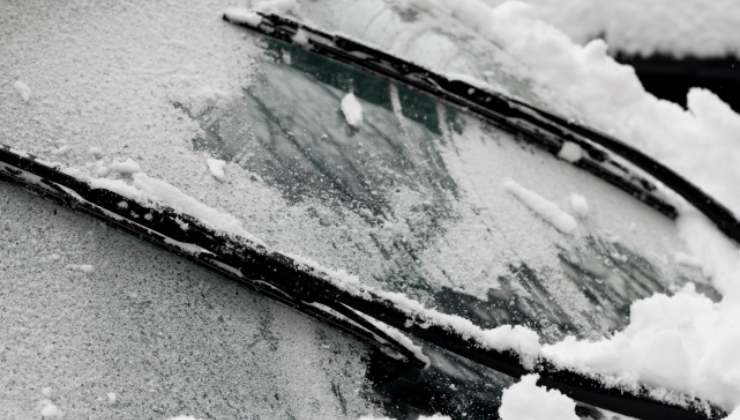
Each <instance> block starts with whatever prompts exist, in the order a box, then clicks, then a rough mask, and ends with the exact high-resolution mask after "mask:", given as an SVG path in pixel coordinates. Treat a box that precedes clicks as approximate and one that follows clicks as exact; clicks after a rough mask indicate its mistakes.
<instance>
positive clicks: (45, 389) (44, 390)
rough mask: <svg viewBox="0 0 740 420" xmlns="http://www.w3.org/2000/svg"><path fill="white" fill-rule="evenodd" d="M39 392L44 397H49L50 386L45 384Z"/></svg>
mask: <svg viewBox="0 0 740 420" xmlns="http://www.w3.org/2000/svg"><path fill="white" fill-rule="evenodd" d="M41 393H42V394H43V395H44V397H46V398H51V387H50V386H45V387H43V388H41Z"/></svg>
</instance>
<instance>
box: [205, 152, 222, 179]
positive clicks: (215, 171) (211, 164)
mask: <svg viewBox="0 0 740 420" xmlns="http://www.w3.org/2000/svg"><path fill="white" fill-rule="evenodd" d="M206 165H207V166H208V170H209V171H211V175H213V177H214V178H216V180H217V181H221V182H224V181H225V180H226V174H225V173H224V167H225V166H226V161H223V160H221V159H215V158H211V157H208V158H206Z"/></svg>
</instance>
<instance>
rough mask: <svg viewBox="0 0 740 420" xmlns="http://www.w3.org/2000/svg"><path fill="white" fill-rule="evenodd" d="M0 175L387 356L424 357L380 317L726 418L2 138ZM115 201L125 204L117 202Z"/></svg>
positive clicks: (660, 411) (645, 411) (476, 358)
mask: <svg viewBox="0 0 740 420" xmlns="http://www.w3.org/2000/svg"><path fill="white" fill-rule="evenodd" d="M0 179H5V180H7V181H11V182H14V183H17V184H20V185H21V186H23V187H25V188H27V189H28V190H30V191H32V192H34V193H36V194H39V195H41V196H43V197H46V198H49V199H52V200H54V201H56V202H58V203H60V204H62V205H65V206H68V207H70V208H72V209H74V210H76V211H80V212H84V213H87V214H90V215H92V216H94V217H96V218H98V219H100V220H102V221H104V222H106V223H108V224H110V225H112V226H114V227H116V228H119V229H121V230H124V231H127V232H129V233H132V234H134V235H135V236H137V237H139V238H141V239H143V240H146V241H148V242H151V243H154V244H156V245H159V246H161V247H164V248H166V249H168V250H170V251H172V252H174V253H176V254H178V255H181V256H184V257H186V258H188V259H190V260H192V261H194V262H196V263H198V264H200V265H203V266H205V267H208V268H210V269H212V270H215V271H217V272H219V273H221V274H223V275H225V276H227V277H229V278H232V279H234V280H236V281H239V282H241V283H243V284H246V285H248V286H251V287H253V288H254V289H256V290H257V291H259V292H261V293H263V294H265V295H267V296H269V297H271V298H273V299H276V300H278V301H280V302H283V303H285V304H288V305H290V306H292V307H294V308H296V309H297V310H299V311H301V312H304V313H306V314H308V315H310V316H313V317H316V318H318V319H321V320H324V321H328V322H330V323H332V324H334V325H335V326H338V327H340V328H342V329H344V330H346V331H348V332H350V333H352V334H353V335H355V336H357V337H359V338H361V339H363V340H365V341H367V342H369V343H370V344H373V345H376V346H379V347H380V348H381V349H382V350H384V351H385V352H387V353H389V354H390V355H391V356H393V357H396V358H405V359H406V360H407V361H408V362H410V363H411V364H412V365H416V366H419V367H421V365H422V364H423V363H425V361H424V360H423V359H422V358H419V356H418V354H417V353H416V352H415V351H414V349H413V348H410V347H409V346H408V345H407V344H405V343H403V342H401V341H399V340H397V339H395V338H393V337H392V336H390V335H388V334H386V333H385V331H386V330H385V329H384V328H378V327H377V323H378V322H379V323H381V324H385V325H386V326H390V327H392V328H395V329H397V330H399V331H402V332H403V333H404V334H407V335H408V336H410V337H414V338H417V339H420V340H422V341H424V342H429V343H432V344H434V345H436V346H438V347H440V348H442V349H445V350H447V351H451V352H453V353H455V354H457V355H459V356H462V357H465V358H467V359H469V360H471V361H473V362H476V363H478V364H480V365H483V366H486V367H489V368H492V369H494V370H496V371H498V372H501V373H504V374H506V375H508V376H511V377H514V378H518V377H521V376H522V375H525V374H528V373H537V374H539V375H540V380H539V383H540V384H543V385H546V386H548V387H551V388H556V389H559V390H560V391H562V392H563V393H565V394H566V395H568V396H570V397H572V398H574V399H576V400H577V401H580V402H583V403H587V404H591V405H593V406H596V407H600V408H604V409H607V410H610V411H613V412H617V413H621V414H625V415H628V416H632V417H637V418H644V419H686V420H689V419H691V420H694V419H696V420H699V419H720V418H722V417H724V416H725V415H726V413H724V411H722V410H721V409H719V408H717V407H715V406H713V405H711V404H709V403H707V402H705V401H701V400H699V399H695V398H691V397H688V396H680V395H678V396H677V397H678V400H680V401H685V402H686V403H685V404H683V405H681V404H672V403H668V402H664V401H660V400H657V399H655V398H653V397H652V396H651V393H650V390H649V389H648V388H645V387H641V388H639V389H622V388H619V387H617V386H611V385H606V384H604V383H602V382H601V381H599V380H598V379H596V378H593V377H590V376H588V375H585V374H582V373H578V372H574V371H570V370H568V369H563V368H560V367H557V366H555V365H554V364H552V363H550V362H548V361H547V360H543V359H538V360H537V362H536V364H535V365H534V366H531V365H529V364H525V363H523V361H522V355H520V354H518V353H516V352H515V351H513V350H497V349H493V348H491V347H490V346H488V345H487V344H486V343H485V342H484V341H482V340H480V339H479V338H478V337H476V336H475V335H471V334H470V333H469V331H461V330H459V329H458V328H456V327H455V325H454V324H453V323H450V322H446V321H445V320H444V319H442V320H441V319H440V318H439V317H438V316H436V315H437V314H436V313H433V311H429V310H426V309H419V308H415V307H413V306H410V305H408V304H406V303H405V302H403V301H402V300H399V299H397V298H394V297H393V295H390V294H385V293H382V292H379V291H375V290H372V289H370V288H366V287H363V286H362V285H359V284H354V285H347V284H346V283H343V282H342V280H341V279H339V278H337V277H336V276H335V275H333V274H331V273H327V272H324V271H322V269H321V268H320V267H314V266H311V265H309V264H306V263H303V262H301V261H300V260H299V259H296V258H294V257H291V256H289V255H286V254H283V253H280V252H277V251H273V250H269V249H267V248H265V247H264V246H262V245H260V244H258V243H255V242H253V241H251V240H249V239H247V238H244V237H241V236H235V235H230V234H228V233H224V232H220V231H215V230H213V229H211V228H210V227H208V226H207V225H205V224H203V223H202V221H200V220H198V219H196V218H193V217H191V216H190V215H188V214H184V213H181V212H178V211H177V210H174V209H172V208H168V207H164V206H161V205H158V204H156V203H152V204H150V205H148V204H146V203H142V202H139V201H135V200H131V199H130V198H127V197H125V196H122V195H120V194H118V193H117V192H115V191H111V190H108V189H105V188H100V187H94V186H92V185H91V183H90V182H89V181H88V180H86V179H84V178H82V177H78V176H76V175H75V174H71V173H69V172H68V171H64V170H63V169H61V168H59V167H57V166H55V165H52V164H49V163H46V162H44V161H42V160H40V159H38V158H37V157H35V156H33V155H29V154H26V153H23V152H20V151H17V150H14V149H13V148H11V147H9V146H5V145H0ZM121 202H125V203H126V205H125V206H122V205H121ZM145 215H147V216H145ZM183 222H185V223H183ZM368 320H371V321H370V322H368Z"/></svg>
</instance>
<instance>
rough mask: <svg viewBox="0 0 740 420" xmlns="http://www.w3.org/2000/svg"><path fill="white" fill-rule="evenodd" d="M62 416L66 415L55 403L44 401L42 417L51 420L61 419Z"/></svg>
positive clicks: (42, 403)
mask: <svg viewBox="0 0 740 420" xmlns="http://www.w3.org/2000/svg"><path fill="white" fill-rule="evenodd" d="M62 416H64V413H63V412H62V410H60V409H59V407H57V406H56V405H55V404H54V403H53V402H51V401H50V400H43V401H42V402H41V417H43V418H45V419H50V418H61V417H62Z"/></svg>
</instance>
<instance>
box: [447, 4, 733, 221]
mask: <svg viewBox="0 0 740 420" xmlns="http://www.w3.org/2000/svg"><path fill="white" fill-rule="evenodd" d="M432 3H434V7H435V8H438V9H440V10H447V11H449V13H451V14H452V15H453V17H454V18H456V19H458V20H459V21H461V22H463V23H464V24H466V25H468V26H469V27H470V28H472V29H474V30H475V31H476V32H477V33H478V34H479V35H480V36H482V37H484V38H486V39H489V40H491V41H492V42H494V43H495V44H496V45H498V46H500V47H501V48H502V49H503V50H504V51H505V52H506V54H508V55H511V56H512V57H513V58H514V59H515V60H516V61H517V62H518V63H519V64H518V67H517V72H518V74H520V75H521V76H525V77H527V78H529V79H530V80H531V82H532V88H533V90H534V92H535V93H536V94H537V95H538V96H539V97H540V99H541V100H542V101H543V103H545V104H547V106H548V107H549V108H551V109H553V110H555V111H556V112H557V113H559V114H561V115H564V116H566V117H568V118H571V119H574V120H576V121H579V122H582V123H585V124H586V125H589V126H592V127H595V128H597V129H599V130H602V131H604V132H606V133H608V134H611V135H614V136H616V137H617V138H619V139H621V140H623V141H626V142H628V143H630V144H631V145H633V146H635V147H636V148H638V149H640V150H642V151H643V152H645V153H646V154H648V155H650V156H651V157H653V158H655V159H657V160H658V161H660V162H662V163H664V164H666V165H667V166H668V167H670V168H671V169H673V170H675V171H677V172H678V173H679V174H681V175H683V176H684V177H686V178H687V179H689V180H691V181H692V182H694V183H695V184H697V185H698V186H699V187H701V188H702V189H704V190H705V191H706V192H708V193H709V194H710V195H711V196H713V197H715V198H717V199H719V201H721V202H723V203H724V204H725V205H727V206H728V207H730V209H732V210H733V211H734V212H735V213H736V214H740V194H737V193H736V191H735V189H734V183H732V182H727V181H726V180H730V179H740V147H739V146H738V136H737V134H736V133H737V131H736V130H737V127H738V126H740V116H739V115H738V114H736V113H734V112H733V111H732V110H731V109H730V108H729V106H727V104H725V103H724V102H722V100H721V99H719V98H718V97H717V96H716V95H715V94H713V93H711V92H709V91H707V90H705V89H698V88H694V89H691V90H690V91H689V93H688V101H687V102H688V105H687V109H685V110H684V109H682V108H681V107H680V106H679V105H677V104H675V103H672V102H668V101H665V100H661V99H658V98H656V97H654V96H653V95H651V94H648V93H647V92H645V89H644V88H643V87H642V85H641V83H640V81H639V79H638V78H637V76H636V74H635V72H634V69H632V68H631V67H629V66H625V65H621V64H619V63H617V62H616V61H614V59H612V58H611V57H609V56H608V55H607V53H606V51H607V44H606V43H605V42H604V41H603V40H600V39H596V40H592V41H590V42H588V43H586V44H585V45H584V46H580V45H578V44H576V43H574V42H573V41H572V40H570V39H569V38H568V36H567V35H565V34H563V33H562V32H560V31H559V30H557V29H556V28H555V27H553V26H552V25H550V24H548V23H546V22H544V21H542V20H540V19H538V15H537V10H538V9H537V7H533V6H530V5H528V4H525V3H521V2H512V1H510V2H506V3H503V4H500V5H498V6H497V7H492V6H489V5H487V4H486V3H484V2H483V1H481V0H463V1H459V2H449V3H443V2H432ZM492 3H496V4H498V3H499V2H492ZM586 3H591V4H593V5H594V6H593V7H594V9H593V10H594V13H598V14H600V15H604V16H607V15H609V14H608V13H605V12H604V9H603V8H601V7H600V6H596V4H599V5H601V4H602V3H603V2H586ZM613 3H614V4H621V2H613ZM629 3H630V4H631V6H630V10H632V12H631V13H632V14H635V15H640V16H645V14H644V13H634V9H635V8H636V7H637V8H641V7H642V6H641V5H642V4H643V2H639V1H638V2H629ZM724 3H728V2H723V4H724ZM672 4H673V3H671V5H672ZM697 4H698V3H697ZM702 4H703V3H702ZM734 4H735V6H729V5H728V4H724V5H725V6H727V7H730V10H732V9H734V8H737V7H740V6H739V5H740V3H734ZM552 7H554V8H557V7H560V2H552ZM604 7H606V6H604ZM656 7H659V8H665V9H666V10H667V9H671V8H673V6H667V5H666V4H664V3H663V2H660V6H656ZM687 7H688V8H689V9H691V7H690V6H686V5H685V4H684V5H682V6H680V7H679V8H682V9H686V8H687ZM714 7H715V6H714V5H712V6H711V7H708V8H711V9H714ZM716 10H721V11H722V12H721V13H727V12H726V11H724V10H723V9H722V8H721V7H720V8H718V9H716ZM728 14H729V13H728ZM738 16H740V14H738ZM650 19H651V22H652V19H653V18H650ZM733 19H734V18H733ZM625 21H630V19H625ZM733 33H734V32H733ZM667 38H670V37H667ZM671 39H672V38H671ZM733 39H737V37H733Z"/></svg>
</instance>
